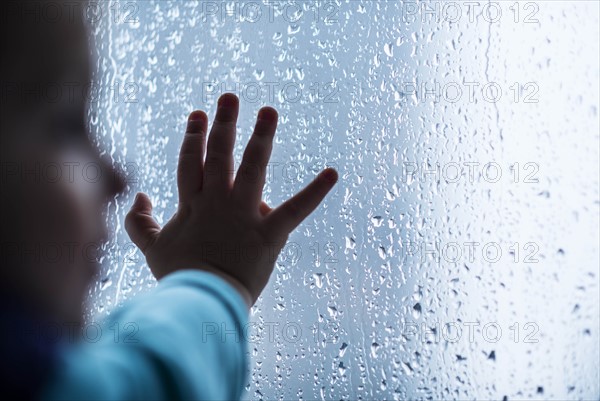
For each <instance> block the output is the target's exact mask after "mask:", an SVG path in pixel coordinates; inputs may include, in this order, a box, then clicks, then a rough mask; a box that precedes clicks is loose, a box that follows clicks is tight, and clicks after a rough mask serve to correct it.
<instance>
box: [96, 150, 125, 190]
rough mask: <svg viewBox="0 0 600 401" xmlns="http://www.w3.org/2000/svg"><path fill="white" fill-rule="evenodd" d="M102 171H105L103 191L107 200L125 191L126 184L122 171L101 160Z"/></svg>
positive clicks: (103, 159)
mask: <svg viewBox="0 0 600 401" xmlns="http://www.w3.org/2000/svg"><path fill="white" fill-rule="evenodd" d="M101 163H102V170H103V171H106V175H105V177H106V180H105V191H106V196H107V197H108V198H112V197H114V196H115V195H117V194H120V193H122V192H123V191H125V189H126V187H127V182H126V181H125V174H124V172H123V171H122V170H120V169H116V168H115V167H114V166H113V164H112V163H111V162H110V161H108V160H106V159H105V158H101Z"/></svg>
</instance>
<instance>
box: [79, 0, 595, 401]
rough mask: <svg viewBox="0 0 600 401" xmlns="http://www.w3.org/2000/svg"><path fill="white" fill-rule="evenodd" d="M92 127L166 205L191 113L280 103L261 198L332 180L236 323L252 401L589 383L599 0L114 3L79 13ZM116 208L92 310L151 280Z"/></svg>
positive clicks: (571, 388)
mask: <svg viewBox="0 0 600 401" xmlns="http://www.w3.org/2000/svg"><path fill="white" fill-rule="evenodd" d="M87 13H88V19H89V21H90V25H91V28H92V33H91V36H92V39H93V40H94V41H95V43H96V44H97V46H98V48H97V55H96V57H97V63H96V65H95V68H96V71H95V73H96V80H95V86H96V88H95V89H97V90H96V91H92V99H91V102H90V116H91V118H92V125H93V128H94V131H95V132H96V133H97V134H98V138H99V141H100V142H101V143H102V144H103V145H104V146H105V149H107V151H108V152H109V153H110V156H111V157H112V159H113V160H114V163H115V164H118V165H119V166H121V167H122V168H123V169H125V171H126V172H127V177H128V181H129V186H130V188H131V196H133V195H134V194H135V191H144V192H146V193H148V194H149V195H150V196H151V198H152V200H153V203H154V207H155V216H156V217H157V219H158V220H159V222H161V223H164V222H166V221H167V220H168V219H169V218H170V216H171V215H172V214H173V213H174V211H175V208H176V203H177V188H176V181H175V169H176V162H177V154H178V149H179V146H180V143H181V140H182V137H183V132H184V131H185V118H186V116H187V114H188V113H189V112H191V111H192V110H194V109H203V110H206V111H207V112H208V114H209V118H211V119H212V118H213V116H214V111H215V106H216V100H217V98H218V96H219V95H220V94H221V93H223V92H234V93H236V94H237V95H238V96H240V101H241V112H240V119H239V121H238V127H239V135H238V142H237V145H236V153H235V154H236V158H237V161H238V162H239V161H240V159H241V155H242V151H243V148H244V146H245V144H246V143H247V141H248V139H249V136H250V133H251V127H253V123H254V118H255V115H256V112H257V111H258V109H259V108H260V107H261V106H263V105H272V106H274V107H275V108H277V109H278V110H279V114H280V122H279V129H278V134H277V137H276V144H275V148H274V151H273V157H272V160H271V164H270V165H269V175H268V178H267V185H266V187H265V193H264V198H265V200H266V201H267V203H269V204H272V205H277V204H279V203H280V202H282V201H283V200H285V199H287V198H288V197H289V196H291V195H292V194H294V193H295V192H296V191H298V190H299V189H300V188H302V187H303V186H304V185H305V184H306V183H308V182H309V181H310V180H311V179H312V177H314V175H316V173H317V172H318V171H320V170H321V169H322V168H323V167H325V166H334V167H336V168H337V169H338V171H339V172H340V182H339V183H338V185H337V186H336V187H335V188H334V190H333V192H332V193H331V194H330V195H329V196H328V198H327V199H326V201H325V202H324V204H323V205H322V207H321V208H320V209H318V210H317V212H315V213H314V214H313V215H311V217H310V218H308V219H307V220H306V221H305V222H304V223H303V224H302V225H301V226H300V228H299V229H298V230H297V231H296V232H294V233H293V234H292V235H291V236H290V242H289V243H288V245H287V246H286V247H285V248H284V251H283V252H282V254H281V256H280V258H279V260H278V263H277V267H276V270H275V272H274V274H273V276H272V278H271V281H270V283H269V285H268V287H267V288H266V289H265V291H264V293H263V295H262V297H261V299H260V300H259V302H258V303H257V304H256V306H255V307H254V309H253V311H252V314H251V322H252V324H251V325H250V326H249V327H248V328H247V330H246V331H245V333H246V340H247V341H249V344H250V347H249V350H250V353H251V360H252V363H251V365H250V366H249V369H250V375H249V381H248V385H247V387H246V390H247V391H246V393H245V397H246V398H248V399H269V400H272V399H281V400H284V399H285V400H287V399H307V400H311V399H364V400H371V399H398V400H404V399H507V400H511V399H554V400H559V399H560V400H564V399H597V397H598V395H599V393H600V389H599V387H598V380H597V379H598V374H599V371H598V369H599V367H598V366H599V362H598V361H599V359H600V354H599V352H600V351H599V346H598V344H599V343H600V341H599V316H600V313H599V303H600V299H599V298H600V297H599V286H598V277H599V266H600V256H599V245H598V244H599V234H598V227H599V225H600V223H599V194H598V193H599V190H598V186H599V179H598V175H599V173H598V165H599V150H598V149H599V135H598V132H599V131H600V130H599V122H598V107H599V99H598V98H599V92H598V91H599V89H598V88H599V87H600V85H599V65H598V64H599V61H598V60H599V54H600V53H599V45H598V37H599V36H600V35H599V32H598V30H599V28H598V26H599V24H598V15H599V5H598V3H597V2H590V1H534V2H532V1H515V2H508V1H506V2H505V1H501V2H493V1H492V2H488V1H482V2H469V1H465V2H460V1H459V2H446V1H428V2H400V1H385V2H375V1H319V2H311V1H247V2H220V1H202V2H195V1H177V2H176V1H139V2H133V1H122V2H110V3H109V2H100V3H95V2H92V3H91V4H90V6H89V7H88V9H87ZM131 203H132V198H131V197H128V196H126V197H120V198H119V199H117V200H116V201H115V202H114V204H113V206H114V207H115V210H116V214H115V215H112V217H110V224H111V225H112V227H113V228H114V230H115V232H116V233H117V235H116V238H115V240H114V241H113V242H111V243H110V244H108V245H107V249H108V251H109V252H108V253H107V255H108V256H106V257H105V258H104V260H103V266H104V268H103V272H102V276H101V280H100V281H99V283H98V284H97V286H96V287H95V288H93V289H92V291H91V294H90V306H89V308H88V319H92V318H96V317H99V316H103V315H105V314H106V313H109V311H110V310H111V309H112V308H114V307H115V306H116V305H119V304H121V303H122V302H123V301H125V300H127V299H129V298H131V297H132V296H134V295H135V294H137V293H140V292H142V291H144V290H146V289H148V288H151V287H153V286H154V285H155V281H154V279H153V278H152V277H151V275H150V272H149V270H148V269H147V267H146V265H145V263H144V259H143V257H142V255H141V254H140V253H139V252H138V251H136V250H135V247H134V245H133V244H131V243H130V242H129V239H128V237H127V234H126V233H125V231H124V229H123V219H124V215H125V213H126V211H127V210H128V207H129V205H131Z"/></svg>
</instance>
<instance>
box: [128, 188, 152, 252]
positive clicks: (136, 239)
mask: <svg viewBox="0 0 600 401" xmlns="http://www.w3.org/2000/svg"><path fill="white" fill-rule="evenodd" d="M125 230H126V231H127V234H129V238H131V240H132V241H133V243H134V244H136V245H137V247H138V248H140V250H141V251H142V253H144V254H145V253H146V250H147V249H148V248H149V247H150V246H151V245H152V243H153V242H154V240H155V239H156V236H157V235H158V233H159V232H160V226H159V225H158V223H157V222H156V220H154V218H153V217H152V202H151V201H150V198H148V195H146V194H145V193H142V192H138V194H137V195H136V196H135V200H134V201H133V205H132V206H131V209H130V210H129V213H127V216H126V217H125Z"/></svg>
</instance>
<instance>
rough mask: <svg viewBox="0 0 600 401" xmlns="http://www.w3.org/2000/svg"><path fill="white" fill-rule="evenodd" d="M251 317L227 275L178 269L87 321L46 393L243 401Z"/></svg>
mask: <svg viewBox="0 0 600 401" xmlns="http://www.w3.org/2000/svg"><path fill="white" fill-rule="evenodd" d="M247 320H248V312H247V307H246V304H245V302H244V300H243V299H242V297H241V295H240V294H239V293H238V292H237V290H235V289H234V288H233V287H232V286H231V285H230V284H229V283H227V282H226V281H225V280H223V279H221V278H220V277H218V276H216V275H214V274H212V273H208V272H203V271H198V270H182V271H178V272H175V273H171V274H169V275H168V276H165V277H164V278H163V279H162V280H161V281H160V282H159V284H158V286H157V288H155V289H154V291H152V292H151V293H149V294H144V295H142V296H140V297H138V298H136V299H134V300H132V301H130V302H129V303H128V304H126V305H125V306H124V307H122V308H121V309H119V310H117V311H115V312H114V313H113V314H112V315H111V317H110V318H109V319H108V320H107V321H106V322H105V324H103V325H102V326H99V325H98V326H97V327H94V326H91V325H87V326H85V329H86V330H87V332H88V333H85V332H84V334H85V335H84V336H83V341H81V343H80V344H78V345H77V346H73V347H71V349H68V350H66V351H65V352H64V353H63V355H62V358H61V360H60V362H59V364H58V366H57V367H56V369H55V370H54V372H53V375H52V377H51V379H50V381H49V382H48V384H47V385H46V386H45V389H44V391H43V393H42V397H41V398H42V399H44V400H51V399H72V400H88V399H112V400H117V399H118V400H123V399H131V400H133V399H148V400H150V399H156V400H238V399H240V397H241V393H242V389H243V386H244V384H245V380H246V374H247V371H246V369H247V354H246V348H247V345H246V341H245V339H244V337H243V333H244V329H245V328H246V325H247ZM100 330H101V331H100ZM99 332H101V334H100V335H99V336H98V333H99Z"/></svg>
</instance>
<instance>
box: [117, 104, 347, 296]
mask: <svg viewBox="0 0 600 401" xmlns="http://www.w3.org/2000/svg"><path fill="white" fill-rule="evenodd" d="M238 109H239V103H238V98H237V97H236V96H235V95H232V94H224V95H223V96H221V98H220V99H219V103H218V108H217V114H216V116H215V121H214V123H213V127H212V129H211V132H210V138H209V139H208V146H206V132H207V126H208V118H207V116H206V114H205V113H204V112H202V111H195V112H193V113H192V114H191V115H190V117H189V120H188V126H187V132H186V134H185V137H184V139H183V144H182V145H181V151H180V155H179V166H178V171H177V185H178V187H179V207H178V209H177V212H176V213H175V215H174V216H173V217H172V218H171V220H170V221H169V222H168V223H167V224H166V225H165V226H164V228H163V229H162V230H161V228H160V226H159V225H158V224H157V223H156V221H155V220H154V219H153V218H152V215H151V213H152V204H151V202H150V199H149V198H148V197H147V196H146V195H145V194H138V196H137V197H136V200H135V202H134V204H133V206H132V208H131V210H130V211H129V213H128V214H127V218H126V219H125V227H126V229H127V232H128V233H129V236H130V237H131V239H132V241H133V242H134V243H135V244H136V245H137V246H138V247H139V248H140V249H141V251H142V252H143V253H144V255H145V256H146V260H147V262H148V265H149V266H150V269H151V270H152V273H153V274H154V276H155V277H156V278H157V279H161V278H162V277H163V276H165V275H166V274H169V273H171V272H174V271H177V270H180V269H200V270H206V271H211V272H214V273H217V274H220V275H221V276H222V277H224V278H225V279H227V280H228V281H229V282H230V283H232V284H233V285H234V286H236V287H237V288H238V290H240V292H241V293H242V296H244V297H245V298H246V299H247V302H249V304H250V305H252V304H254V302H255V301H256V299H257V298H258V296H259V295H260V293H261V291H262V290H263V288H264V287H265V285H266V284H267V282H268V280H269V276H270V275H271V272H272V271H273V267H274V265H275V261H276V259H277V256H278V255H279V252H280V251H281V249H282V248H283V246H284V245H285V243H286V241H287V239H288V235H289V234H290V232H291V231H292V230H294V229H295V228H296V227H297V226H298V225H299V224H300V223H301V222H302V221H303V220H304V219H305V218H306V217H307V216H308V215H309V214H310V213H312V211H313V210H315V208H316V207H317V206H318V205H319V203H321V201H322V200H323V198H324V197H325V195H327V193H328V192H329V190H330V189H331V188H332V187H333V186H334V185H335V183H336V181H337V172H336V171H335V170H334V169H331V168H329V169H326V170H324V171H322V172H321V173H320V174H319V176H318V177H317V178H316V179H315V180H314V181H313V182H311V183H310V184H309V185H308V186H307V187H306V188H304V189H303V190H302V191H301V192H299V193H298V194H297V195H295V196H294V197H292V198H291V199H289V200H287V201H286V202H285V203H283V204H282V205H281V206H279V207H277V208H276V209H271V208H270V207H269V206H267V204H266V203H264V202H262V190H263V185H264V183H265V176H266V167H267V163H268V161H269V158H270V155H271V148H272V143H273V136H274V135H275V129H276V127H277V112H276V111H275V110H274V109H272V108H270V107H265V108H262V109H261V110H260V111H259V113H258V119H257V122H256V126H255V128H254V133H253V135H252V137H251V139H250V141H249V143H248V146H247V147H246V150H245V152H244V157H243V160H242V163H241V165H240V168H239V170H238V173H237V174H236V176H235V182H234V177H233V147H234V143H235V136H236V121H237V116H238ZM205 149H206V153H207V155H206V161H204V153H205ZM240 284H241V285H240Z"/></svg>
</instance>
